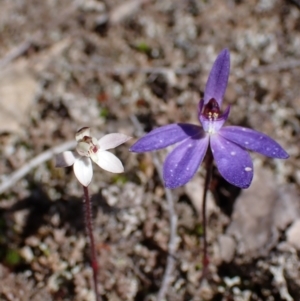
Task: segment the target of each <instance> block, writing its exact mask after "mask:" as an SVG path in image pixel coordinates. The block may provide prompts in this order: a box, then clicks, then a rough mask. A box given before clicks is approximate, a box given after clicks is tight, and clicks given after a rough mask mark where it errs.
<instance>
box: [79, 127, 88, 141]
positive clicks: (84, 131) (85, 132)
mask: <svg viewBox="0 0 300 301" xmlns="http://www.w3.org/2000/svg"><path fill="white" fill-rule="evenodd" d="M90 132H91V130H90V128H89V127H84V128H81V129H80V130H78V131H77V133H76V135H75V139H76V141H79V140H81V139H82V138H83V137H84V136H88V137H90V135H91V134H90Z"/></svg>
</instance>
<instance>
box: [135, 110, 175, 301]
mask: <svg viewBox="0 0 300 301" xmlns="http://www.w3.org/2000/svg"><path fill="white" fill-rule="evenodd" d="M131 120H132V123H133V124H134V126H135V127H136V128H137V129H138V132H139V134H140V135H141V134H142V133H143V130H142V128H141V125H140V123H139V121H138V119H137V118H136V116H131ZM153 163H154V166H155V168H156V170H157V172H158V175H159V178H160V180H161V182H162V183H164V182H163V176H162V172H161V163H160V160H159V159H158V156H157V155H156V154H155V153H154V154H153ZM165 194H166V199H167V203H168V211H169V219H170V237H169V243H168V257H167V263H166V268H165V272H164V276H163V279H162V283H161V286H160V289H159V292H158V295H157V300H158V301H162V300H164V299H165V295H166V293H167V291H168V288H169V285H170V282H171V276H172V274H173V271H174V267H175V257H174V254H175V252H176V237H177V214H176V211H175V206H174V200H173V196H172V193H171V190H169V189H167V188H165Z"/></svg>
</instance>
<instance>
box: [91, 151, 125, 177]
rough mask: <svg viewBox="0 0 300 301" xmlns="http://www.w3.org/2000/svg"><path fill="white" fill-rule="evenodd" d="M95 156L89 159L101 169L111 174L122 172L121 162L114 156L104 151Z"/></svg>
mask: <svg viewBox="0 0 300 301" xmlns="http://www.w3.org/2000/svg"><path fill="white" fill-rule="evenodd" d="M95 155H96V156H93V157H91V158H92V159H93V160H94V162H95V163H96V164H97V165H99V166H100V167H101V168H103V169H105V170H107V171H110V172H113V173H121V172H124V167H123V164H122V162H121V161H120V160H119V158H117V157H116V156H115V155H114V154H112V153H110V152H106V151H98V152H97V153H96V154H95Z"/></svg>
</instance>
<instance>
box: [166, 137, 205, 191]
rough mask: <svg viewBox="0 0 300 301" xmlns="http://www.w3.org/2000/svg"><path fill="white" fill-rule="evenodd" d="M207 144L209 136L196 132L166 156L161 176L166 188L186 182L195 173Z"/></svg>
mask: <svg viewBox="0 0 300 301" xmlns="http://www.w3.org/2000/svg"><path fill="white" fill-rule="evenodd" d="M208 144H209V136H204V133H198V135H197V136H195V137H190V138H188V139H186V140H184V141H183V142H182V143H181V144H180V145H179V146H177V147H176V148H175V149H174V150H173V151H172V152H171V153H170V154H169V155H168V156H167V158H166V160H165V163H164V167H163V178H164V181H165V186H166V187H167V188H176V187H179V186H182V185H184V184H186V183H187V182H188V181H189V180H190V179H191V178H192V177H193V176H194V174H195V173H196V171H197V169H198V168H199V166H200V164H201V163H202V161H203V158H204V156H205V154H206V150H207V147H208Z"/></svg>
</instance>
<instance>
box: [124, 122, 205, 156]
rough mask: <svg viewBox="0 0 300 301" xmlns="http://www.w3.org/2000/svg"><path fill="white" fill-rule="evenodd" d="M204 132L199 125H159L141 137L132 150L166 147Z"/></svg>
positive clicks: (152, 149) (138, 151)
mask: <svg viewBox="0 0 300 301" xmlns="http://www.w3.org/2000/svg"><path fill="white" fill-rule="evenodd" d="M200 132H202V128H201V127H200V126H198V125H193V124H186V123H174V124H169V125H165V126H162V127H159V128H157V129H155V130H153V131H151V132H150V133H148V134H147V135H145V136H144V137H142V138H141V139H139V140H138V141H137V142H136V143H135V144H134V145H133V146H132V147H131V148H130V151H132V152H136V153H143V152H149V151H154V150H158V149H162V148H165V147H167V146H169V145H172V144H174V143H177V142H179V141H182V140H184V139H187V138H189V137H193V136H195V135H197V134H199V133H200Z"/></svg>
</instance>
